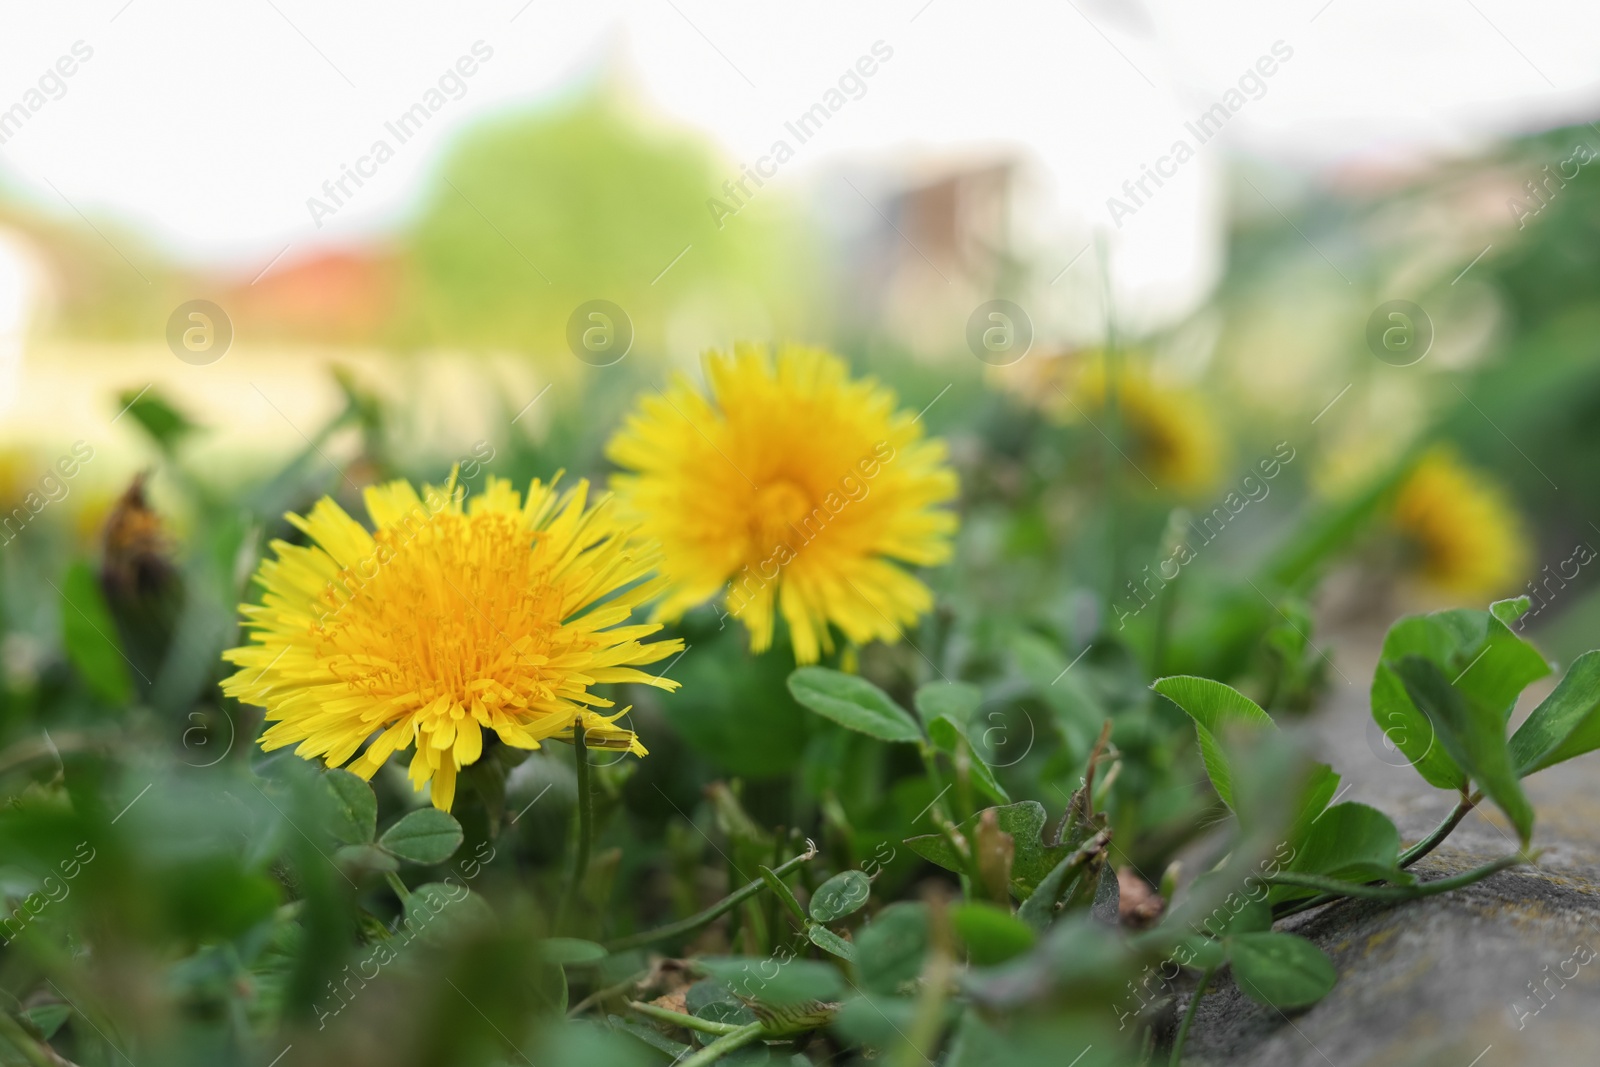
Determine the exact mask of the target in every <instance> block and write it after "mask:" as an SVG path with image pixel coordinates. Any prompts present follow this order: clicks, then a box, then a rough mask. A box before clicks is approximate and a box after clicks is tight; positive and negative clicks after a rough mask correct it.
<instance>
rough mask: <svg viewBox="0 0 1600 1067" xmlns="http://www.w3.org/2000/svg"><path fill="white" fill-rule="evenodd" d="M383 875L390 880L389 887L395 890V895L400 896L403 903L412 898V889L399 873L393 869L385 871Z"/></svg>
mask: <svg viewBox="0 0 1600 1067" xmlns="http://www.w3.org/2000/svg"><path fill="white" fill-rule="evenodd" d="M383 877H384V878H385V879H386V880H387V881H388V883H389V888H390V889H393V890H394V895H395V896H397V897H399V898H400V903H401V904H402V905H404V904H405V903H406V902H407V901H409V900H410V899H411V890H409V889H407V888H406V884H405V883H404V882H402V881H401V880H400V876H399V875H398V874H396V873H394V872H393V871H384V872H383Z"/></svg>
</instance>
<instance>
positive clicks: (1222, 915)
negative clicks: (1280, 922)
mask: <svg viewBox="0 0 1600 1067" xmlns="http://www.w3.org/2000/svg"><path fill="white" fill-rule="evenodd" d="M1227 890H1228V883H1227V880H1226V879H1225V878H1224V877H1223V876H1222V875H1221V874H1220V873H1219V872H1216V871H1208V872H1207V873H1205V874H1202V875H1201V876H1200V877H1199V878H1196V879H1195V880H1194V885H1193V886H1192V887H1191V888H1190V894H1191V895H1201V896H1204V895H1206V894H1208V893H1214V894H1215V896H1214V898H1213V899H1215V900H1216V901H1217V903H1216V906H1215V907H1213V908H1212V909H1211V912H1210V913H1209V914H1208V915H1206V916H1204V917H1203V918H1201V919H1199V920H1192V919H1191V921H1190V926H1191V928H1192V929H1194V930H1196V931H1198V932H1202V933H1206V934H1209V935H1211V936H1212V937H1215V938H1221V937H1226V936H1228V935H1230V934H1249V933H1257V932H1262V931H1267V930H1271V929H1272V908H1271V907H1270V906H1269V905H1268V904H1267V893H1266V892H1265V891H1264V890H1265V887H1264V886H1262V885H1261V884H1260V883H1259V882H1257V883H1256V884H1254V885H1252V884H1251V879H1246V880H1245V884H1244V885H1242V886H1238V887H1236V888H1234V889H1233V890H1232V891H1231V892H1228V891H1227ZM1258 891H1261V893H1260V896H1256V895H1255V894H1256V893H1257V892H1258Z"/></svg>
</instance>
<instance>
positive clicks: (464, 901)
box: [405, 882, 494, 945]
mask: <svg viewBox="0 0 1600 1067" xmlns="http://www.w3.org/2000/svg"><path fill="white" fill-rule="evenodd" d="M405 915H406V928H407V935H408V936H412V937H415V936H419V935H420V936H421V937H422V939H423V940H424V941H426V942H428V943H429V944H433V945H442V944H445V943H447V942H449V941H450V940H452V939H453V938H454V936H455V935H456V934H457V933H458V932H459V931H461V930H463V929H464V928H470V927H476V926H479V925H480V924H483V925H486V924H488V923H490V922H493V921H494V912H493V911H492V910H491V909H490V907H489V904H488V902H487V901H485V900H484V899H483V898H482V897H480V896H478V894H476V893H474V892H472V891H471V890H469V889H468V888H467V887H466V886H464V885H460V884H457V883H452V882H426V883H424V884H422V885H419V886H417V887H416V888H415V889H413V890H412V891H411V896H409V897H408V898H406V903H405Z"/></svg>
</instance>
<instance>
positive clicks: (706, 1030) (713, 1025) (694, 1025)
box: [628, 1000, 759, 1067]
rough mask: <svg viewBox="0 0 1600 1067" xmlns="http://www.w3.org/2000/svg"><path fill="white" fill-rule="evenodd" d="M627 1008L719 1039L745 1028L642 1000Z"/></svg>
mask: <svg viewBox="0 0 1600 1067" xmlns="http://www.w3.org/2000/svg"><path fill="white" fill-rule="evenodd" d="M628 1007H630V1008H632V1009H633V1010H634V1011H636V1012H638V1013H639V1014H640V1015H648V1016H649V1017H650V1018H652V1019H655V1020H658V1021H659V1022H664V1023H667V1024H668V1025H671V1026H677V1027H681V1028H683V1029H685V1030H698V1031H700V1032H701V1033H702V1034H716V1035H718V1036H719V1037H727V1036H728V1035H729V1034H736V1033H738V1032H739V1031H740V1030H743V1029H745V1027H743V1026H738V1025H736V1024H734V1023H719V1022H715V1021H713V1020H711V1019H702V1018H700V1017H699V1016H698V1015H685V1014H684V1013H683V1012H681V1011H673V1010H672V1009H670V1008H658V1007H656V1006H655V1005H654V1004H646V1003H645V1002H644V1001H642V1000H630V1001H628ZM757 1025H759V1024H757ZM680 1067H681V1065H680Z"/></svg>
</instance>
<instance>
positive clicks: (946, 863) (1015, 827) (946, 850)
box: [906, 800, 1073, 897]
mask: <svg viewBox="0 0 1600 1067" xmlns="http://www.w3.org/2000/svg"><path fill="white" fill-rule="evenodd" d="M989 810H992V811H993V812H994V813H995V815H996V816H997V823H998V826H999V828H1000V831H1001V832H1002V833H1005V834H1009V835H1010V837H1011V839H1012V841H1013V842H1014V847H1015V853H1014V858H1013V860H1012V864H1011V887H1012V889H1013V890H1015V891H1016V892H1017V893H1018V895H1019V896H1023V897H1026V896H1028V895H1029V894H1030V893H1032V892H1033V890H1034V888H1035V887H1036V886H1038V884H1039V882H1040V881H1041V880H1042V879H1043V878H1045V877H1046V876H1047V875H1049V874H1050V871H1051V869H1052V868H1054V867H1055V866H1056V865H1057V864H1058V863H1060V862H1061V861H1062V860H1063V859H1064V858H1066V857H1067V856H1068V855H1069V854H1070V853H1072V851H1073V846H1072V845H1068V844H1063V843H1060V842H1055V843H1047V842H1046V841H1045V840H1044V832H1045V820H1046V815H1045V810H1044V805H1043V804H1040V803H1039V802H1038V801H1036V800H1024V801H1020V802H1018V803H1016V804H1006V805H1004V806H1002V807H998V808H993V809H989ZM980 818H981V816H980V815H974V816H973V817H972V818H971V819H969V820H967V821H966V822H964V823H962V824H961V825H960V827H959V829H960V830H961V832H962V833H963V834H964V835H965V836H967V837H969V838H970V837H971V836H973V832H974V831H975V830H976V829H977V826H978V822H979V820H980ZM906 844H907V845H909V846H911V848H912V849H914V850H915V851H916V853H917V854H918V855H919V856H922V857H924V858H925V859H929V860H932V861H933V862H934V863H937V864H938V865H939V866H941V867H943V868H945V869H946V870H950V871H962V870H964V869H965V863H964V861H963V860H962V858H961V857H960V855H959V854H957V852H956V850H955V847H954V846H953V845H951V843H950V841H949V839H948V838H946V837H944V836H943V835H941V834H922V835H919V836H917V837H911V838H907V839H906Z"/></svg>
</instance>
